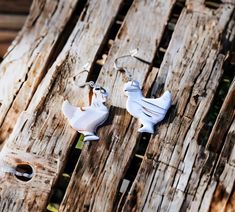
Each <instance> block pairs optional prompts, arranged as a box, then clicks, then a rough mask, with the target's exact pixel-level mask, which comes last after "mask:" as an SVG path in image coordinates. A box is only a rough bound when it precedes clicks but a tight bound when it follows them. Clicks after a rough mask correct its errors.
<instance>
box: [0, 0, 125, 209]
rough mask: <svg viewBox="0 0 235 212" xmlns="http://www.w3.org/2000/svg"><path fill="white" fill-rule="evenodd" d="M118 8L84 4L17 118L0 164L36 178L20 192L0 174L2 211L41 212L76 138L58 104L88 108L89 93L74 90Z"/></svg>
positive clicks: (117, 2) (10, 178)
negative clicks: (22, 168) (21, 167)
mask: <svg viewBox="0 0 235 212" xmlns="http://www.w3.org/2000/svg"><path fill="white" fill-rule="evenodd" d="M50 2H51V1H50ZM62 2H63V1H62ZM66 3H67V1H66ZM121 3H122V1H121V0H115V1H111V2H107V1H106V0H103V1H96V0H90V1H88V4H87V5H88V7H86V8H85V9H84V13H83V15H82V16H81V17H82V18H80V19H79V20H78V22H77V24H76V26H75V28H74V30H73V32H72V34H71V36H70V38H69V40H68V42H67V43H66V46H65V47H64V49H63V51H62V52H61V54H60V55H59V56H58V58H57V59H56V61H55V63H54V64H53V66H52V67H51V68H50V69H49V71H48V72H47V73H46V75H45V77H44V79H43V81H42V82H41V83H40V86H39V87H38V89H37V91H36V93H35V95H34V97H33V99H32V101H31V102H30V104H29V106H28V108H27V110H26V111H25V112H23V113H22V114H21V116H20V117H19V118H18V121H17V123H16V126H15V128H14V131H13V133H12V134H11V136H10V137H9V139H8V141H7V143H6V144H5V145H4V147H3V149H2V151H1V153H0V155H1V161H0V162H2V163H6V164H9V165H11V166H12V167H15V166H16V165H17V163H18V162H19V161H22V162H24V163H29V164H30V165H31V166H32V167H33V168H34V170H35V172H34V177H33V178H32V180H31V181H29V182H28V183H25V184H23V186H22V187H19V186H18V185H19V182H18V180H17V179H16V178H15V176H12V175H9V174H7V173H4V172H1V175H2V176H3V177H2V178H1V182H2V183H1V185H0V196H1V207H2V208H1V209H4V207H5V208H9V209H10V210H11V211H43V210H44V209H45V205H46V203H47V200H48V197H49V194H50V192H51V188H52V186H53V185H54V183H55V181H56V179H57V177H58V175H59V173H60V172H61V170H62V168H63V166H64V163H65V160H66V158H67V153H68V150H69V148H70V147H71V145H72V143H73V141H74V138H75V137H76V132H75V130H73V129H72V128H71V127H70V126H69V124H68V123H67V121H66V119H65V117H64V116H63V114H62V112H61V105H62V102H63V100H64V99H65V98H66V99H68V100H69V101H70V102H71V103H72V104H74V105H86V104H88V99H89V98H88V93H89V92H88V90H87V89H86V88H80V87H78V86H77V84H80V83H83V82H85V80H86V78H87V75H88V73H87V72H83V68H82V67H83V66H84V64H86V63H87V62H88V63H90V64H92V63H93V62H94V61H95V59H96V55H97V53H98V51H99V48H100V46H101V44H102V43H103V42H104V40H105V39H106V35H107V33H108V30H109V29H110V27H111V25H112V23H113V21H114V18H115V16H116V15H117V12H118V10H119V7H120V5H121ZM68 6H69V5H68ZM70 6H71V5H70ZM57 8H59V7H57ZM59 11H60V10H59ZM86 12H87V13H86ZM52 20H53V19H52ZM94 37H95V39H93V38H94ZM47 40H48V39H47ZM80 72H82V73H80ZM79 73H80V75H78V74H79ZM74 77H75V78H74ZM74 97H76V98H74ZM12 155H14V157H12ZM9 158H11V160H10V159H9ZM9 181H10V183H8V182H9ZM37 181H40V182H38V183H37ZM34 186H35V189H34ZM16 188H17V189H16ZM39 197H40V198H39Z"/></svg>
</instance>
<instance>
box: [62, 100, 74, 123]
mask: <svg viewBox="0 0 235 212" xmlns="http://www.w3.org/2000/svg"><path fill="white" fill-rule="evenodd" d="M62 112H63V114H64V115H65V117H66V118H68V119H71V118H72V117H73V116H74V113H75V112H76V109H75V108H74V106H72V105H71V104H70V103H69V101H68V100H65V101H64V102H63V104H62Z"/></svg>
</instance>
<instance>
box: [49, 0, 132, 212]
mask: <svg viewBox="0 0 235 212" xmlns="http://www.w3.org/2000/svg"><path fill="white" fill-rule="evenodd" d="M82 2H83V4H82V5H83V6H82V7H79V8H77V9H76V11H75V16H76V14H80V13H81V16H82V19H83V18H84V16H85V15H86V11H85V10H86V8H85V9H83V8H84V7H86V5H87V0H82ZM132 3H133V0H128V1H125V2H124V3H123V5H122V6H121V8H120V11H119V13H118V16H117V17H116V18H115V20H114V22H113V24H112V25H111V27H110V30H108V35H107V36H106V39H104V41H103V43H102V44H101V47H100V49H99V50H98V53H97V55H96V58H95V60H94V61H95V62H94V63H93V64H92V65H91V70H90V72H89V75H88V77H87V81H94V82H95V81H96V80H97V78H98V76H99V73H100V70H101V68H102V66H103V64H104V62H105V56H106V55H108V53H109V50H110V48H111V44H112V41H113V40H114V39H115V37H116V35H117V33H118V31H119V29H120V27H121V24H120V22H122V21H123V19H124V18H123V17H125V16H126V14H127V12H128V10H129V8H130V6H131V4H132ZM79 6H81V5H79ZM73 16H74V15H72V16H71V17H73ZM78 18H79V15H77V17H76V20H71V21H72V23H75V24H76V22H77V20H78ZM75 24H74V26H75ZM74 26H73V27H71V28H74ZM71 32H72V30H71V31H70V32H66V33H68V35H69V34H70V33H71ZM62 34H63V33H62ZM61 50H62V49H59V50H58V52H60V51H61ZM51 65H52V64H51ZM79 137H80V134H79V135H78V137H77V139H75V142H74V144H73V146H72V147H71V151H70V153H69V154H68V155H69V157H68V159H67V162H66V163H65V167H64V171H63V172H62V174H61V175H60V176H59V178H58V181H57V182H56V184H55V186H54V188H53V192H52V195H51V197H50V200H49V204H53V205H54V206H56V208H57V207H58V208H59V205H60V203H61V202H62V200H63V198H64V195H65V192H66V189H67V187H68V184H69V181H70V179H71V176H72V173H73V171H74V169H75V166H76V164H77V162H78V160H79V157H80V154H81V150H80V149H77V148H75V147H76V145H77V142H78V140H79ZM48 211H49V210H48Z"/></svg>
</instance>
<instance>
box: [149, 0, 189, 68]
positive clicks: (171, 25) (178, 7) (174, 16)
mask: <svg viewBox="0 0 235 212" xmlns="http://www.w3.org/2000/svg"><path fill="white" fill-rule="evenodd" d="M184 6H185V0H177V1H176V3H175V5H174V7H173V9H172V11H171V14H170V17H169V20H168V23H167V27H165V29H164V32H163V35H162V38H161V41H160V44H159V46H158V49H157V51H156V54H155V56H154V59H153V67H156V68H160V66H161V64H162V61H163V58H164V55H165V52H166V50H167V48H168V46H169V43H170V40H171V37H172V34H173V32H174V29H175V25H176V23H177V21H178V19H179V16H180V14H181V12H182V10H183V8H184Z"/></svg>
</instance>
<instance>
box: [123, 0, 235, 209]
mask: <svg viewBox="0 0 235 212" xmlns="http://www.w3.org/2000/svg"><path fill="white" fill-rule="evenodd" d="M202 7H203V4H201V3H200V2H190V1H188V5H187V10H186V9H184V10H183V13H182V14H181V16H180V19H179V21H178V22H177V24H176V28H175V32H174V33H173V36H172V40H171V42H170V45H169V47H168V49H167V52H166V55H165V57H164V60H163V63H162V65H161V67H160V70H159V73H158V77H157V79H156V86H157V87H158V88H162V87H164V88H165V89H169V90H171V91H172V93H173V97H174V105H175V107H173V109H172V111H171V113H170V116H169V119H168V121H167V122H166V123H165V124H163V125H161V126H160V127H159V129H158V132H157V134H156V135H155V136H154V137H153V138H152V139H151V140H150V144H149V146H148V148H147V151H146V154H145V157H144V160H143V162H142V164H141V167H140V169H139V172H138V175H137V177H136V179H135V181H134V183H133V185H132V188H131V191H130V193H129V195H128V199H127V201H126V203H125V205H124V207H123V210H132V209H135V210H137V211H138V210H146V211H157V210H159V211H162V210H163V211H168V210H169V211H179V210H181V209H186V208H187V207H188V204H189V202H190V201H191V200H192V199H193V198H194V195H195V185H197V183H198V177H200V173H202V172H203V171H204V172H205V170H206V169H205V170H203V169H202V170H201V169H199V170H198V166H199V164H202V165H203V164H205V168H206V167H207V166H209V164H210V163H212V162H211V160H212V161H213V158H214V157H215V155H213V154H210V153H208V151H207V152H205V153H204V150H203V147H200V146H199V145H198V144H197V138H198V133H199V131H200V129H201V127H202V126H203V117H205V116H206V114H207V111H208V110H209V108H210V105H211V103H212V100H213V96H214V94H215V90H216V88H217V86H218V84H219V79H220V77H221V75H222V73H223V69H222V65H223V60H224V58H225V56H224V55H221V54H219V51H220V48H221V44H220V41H219V38H220V36H221V34H222V32H223V31H224V30H225V28H226V26H227V23H228V21H229V18H230V15H231V14H232V12H233V11H234V6H231V5H230V6H229V5H221V7H220V8H219V9H218V10H217V12H216V14H213V13H212V12H211V11H210V10H208V9H206V8H203V10H201V8H202ZM200 10H201V11H200ZM182 31H184V33H182ZM214 61H216V62H214ZM202 157H205V158H204V159H202ZM195 163H196V164H197V166H196V167H194V164H195ZM209 171H210V169H209ZM210 172H211V171H210ZM208 175H209V173H208V171H206V173H205V175H203V178H202V179H205V178H206V177H208ZM189 187H190V189H189ZM208 191H209V189H208ZM185 200H187V201H185ZM207 204H208V205H209V204H210V202H207ZM194 209H195V208H193V210H194ZM195 210H196V209H195Z"/></svg>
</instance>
